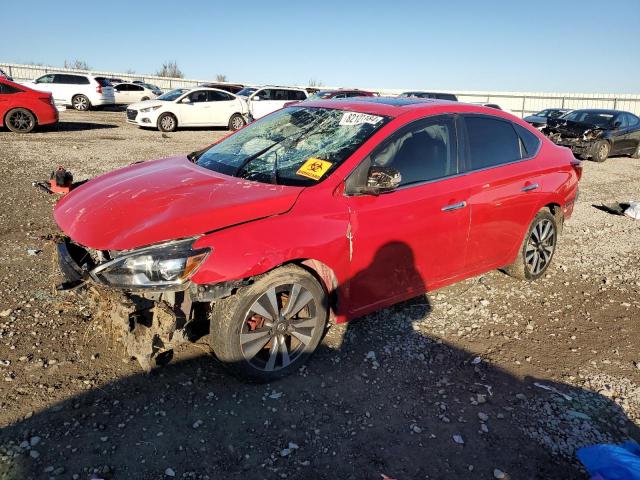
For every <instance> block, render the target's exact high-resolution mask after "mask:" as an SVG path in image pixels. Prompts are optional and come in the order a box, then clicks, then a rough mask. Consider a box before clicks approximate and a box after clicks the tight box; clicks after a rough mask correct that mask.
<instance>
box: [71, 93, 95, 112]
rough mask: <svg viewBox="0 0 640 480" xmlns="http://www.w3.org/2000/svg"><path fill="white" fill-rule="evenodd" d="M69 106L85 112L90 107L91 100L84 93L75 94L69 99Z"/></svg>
mask: <svg viewBox="0 0 640 480" xmlns="http://www.w3.org/2000/svg"><path fill="white" fill-rule="evenodd" d="M71 106H73V108H75V109H76V110H79V111H81V112H86V111H87V110H90V109H91V102H90V101H89V99H88V98H87V97H85V96H84V95H75V96H74V97H73V98H72V99H71Z"/></svg>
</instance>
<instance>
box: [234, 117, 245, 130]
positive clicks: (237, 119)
mask: <svg viewBox="0 0 640 480" xmlns="http://www.w3.org/2000/svg"><path fill="white" fill-rule="evenodd" d="M243 125H244V122H243V121H242V118H241V117H233V119H232V120H231V127H232V128H233V129H234V130H239V129H241V128H242V127H243Z"/></svg>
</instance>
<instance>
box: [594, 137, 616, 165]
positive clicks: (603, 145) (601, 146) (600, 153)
mask: <svg viewBox="0 0 640 480" xmlns="http://www.w3.org/2000/svg"><path fill="white" fill-rule="evenodd" d="M609 152H611V145H610V144H609V142H607V141H606V140H598V141H597V142H596V143H595V145H594V146H593V154H592V155H591V158H592V160H593V161H594V162H604V161H605V160H606V159H607V157H608V156H609Z"/></svg>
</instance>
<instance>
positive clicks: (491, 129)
mask: <svg viewBox="0 0 640 480" xmlns="http://www.w3.org/2000/svg"><path fill="white" fill-rule="evenodd" d="M464 119H465V125H466V130H467V144H468V145H467V146H468V153H469V162H470V165H468V169H470V170H480V169H483V168H490V167H495V166H498V165H503V164H505V163H510V162H514V161H516V160H520V159H522V149H521V144H520V137H518V135H517V134H516V131H515V129H514V127H513V126H512V123H511V122H509V121H506V120H501V119H497V118H493V117H489V116H480V115H478V116H465V117H464Z"/></svg>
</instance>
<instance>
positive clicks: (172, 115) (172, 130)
mask: <svg viewBox="0 0 640 480" xmlns="http://www.w3.org/2000/svg"><path fill="white" fill-rule="evenodd" d="M164 117H171V118H173V128H171V129H169V130H165V129H164V128H162V119H163V118H164ZM177 128H178V119H177V118H176V116H175V115H174V114H173V113H168V112H165V113H163V114H162V115H160V116H159V117H158V130H160V131H161V132H175V131H176V129H177Z"/></svg>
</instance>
